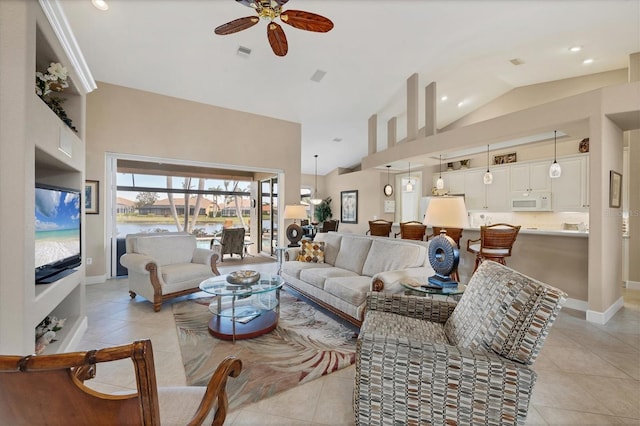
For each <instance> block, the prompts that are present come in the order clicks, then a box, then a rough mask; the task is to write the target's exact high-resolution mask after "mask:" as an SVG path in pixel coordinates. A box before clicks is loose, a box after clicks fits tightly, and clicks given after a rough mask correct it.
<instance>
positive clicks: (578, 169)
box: [551, 155, 589, 212]
mask: <svg viewBox="0 0 640 426" xmlns="http://www.w3.org/2000/svg"><path fill="white" fill-rule="evenodd" d="M558 164H560V167H561V168H562V174H561V175H560V177H559V178H555V179H551V189H552V197H553V201H552V206H553V210H554V211H556V212H562V211H588V210H589V170H588V167H589V157H588V156H587V155H581V156H578V157H566V158H560V159H558Z"/></svg>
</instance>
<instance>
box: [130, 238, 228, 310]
mask: <svg viewBox="0 0 640 426" xmlns="http://www.w3.org/2000/svg"><path fill="white" fill-rule="evenodd" d="M196 245H197V243H196V237H195V236H194V235H192V234H189V233H187V232H161V233H153V234H129V235H127V238H126V246H127V252H126V253H125V254H123V255H122V257H120V263H122V265H123V266H125V267H126V268H128V270H129V295H130V296H131V298H132V299H133V298H134V297H136V295H140V296H142V297H144V298H145V299H147V300H149V301H151V302H153V309H154V311H156V312H157V311H159V310H160V308H161V306H162V302H164V301H166V300H168V299H171V298H173V297H177V296H183V295H185V294H189V293H194V292H196V291H200V288H199V287H198V286H199V284H200V283H201V282H202V281H204V280H206V279H207V278H211V277H212V276H214V275H220V273H219V272H218V269H217V267H216V262H217V259H218V255H217V254H216V253H215V252H214V251H212V250H208V249H202V248H197V247H196Z"/></svg>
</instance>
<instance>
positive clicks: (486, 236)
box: [467, 223, 520, 272]
mask: <svg viewBox="0 0 640 426" xmlns="http://www.w3.org/2000/svg"><path fill="white" fill-rule="evenodd" d="M518 232H520V225H517V226H516V225H509V224H507V223H496V224H495V225H488V226H481V227H480V238H479V239H477V240H467V251H468V252H469V253H473V254H475V255H476V265H475V268H473V272H475V271H476V269H478V266H479V265H480V263H482V261H484V260H486V259H488V260H493V261H495V262H498V263H501V264H503V265H506V264H507V263H506V262H505V260H504V258H505V257H509V256H511V250H512V248H513V243H515V241H516V237H517V236H518Z"/></svg>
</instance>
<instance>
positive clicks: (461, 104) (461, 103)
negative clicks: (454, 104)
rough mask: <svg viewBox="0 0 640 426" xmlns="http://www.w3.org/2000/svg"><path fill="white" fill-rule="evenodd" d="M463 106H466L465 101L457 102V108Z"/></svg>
mask: <svg viewBox="0 0 640 426" xmlns="http://www.w3.org/2000/svg"><path fill="white" fill-rule="evenodd" d="M464 104H466V101H460V102H458V108H461V107H463V106H464Z"/></svg>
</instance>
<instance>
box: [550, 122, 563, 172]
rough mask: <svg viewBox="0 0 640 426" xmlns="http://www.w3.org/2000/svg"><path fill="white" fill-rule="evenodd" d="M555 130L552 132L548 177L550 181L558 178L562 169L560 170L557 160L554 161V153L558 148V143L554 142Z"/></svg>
mask: <svg viewBox="0 0 640 426" xmlns="http://www.w3.org/2000/svg"><path fill="white" fill-rule="evenodd" d="M556 134H557V130H554V131H553V164H551V167H549V177H550V178H551V179H556V178H559V177H560V176H561V175H562V168H560V164H558V160H556V153H557V148H558V141H557V140H556Z"/></svg>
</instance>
